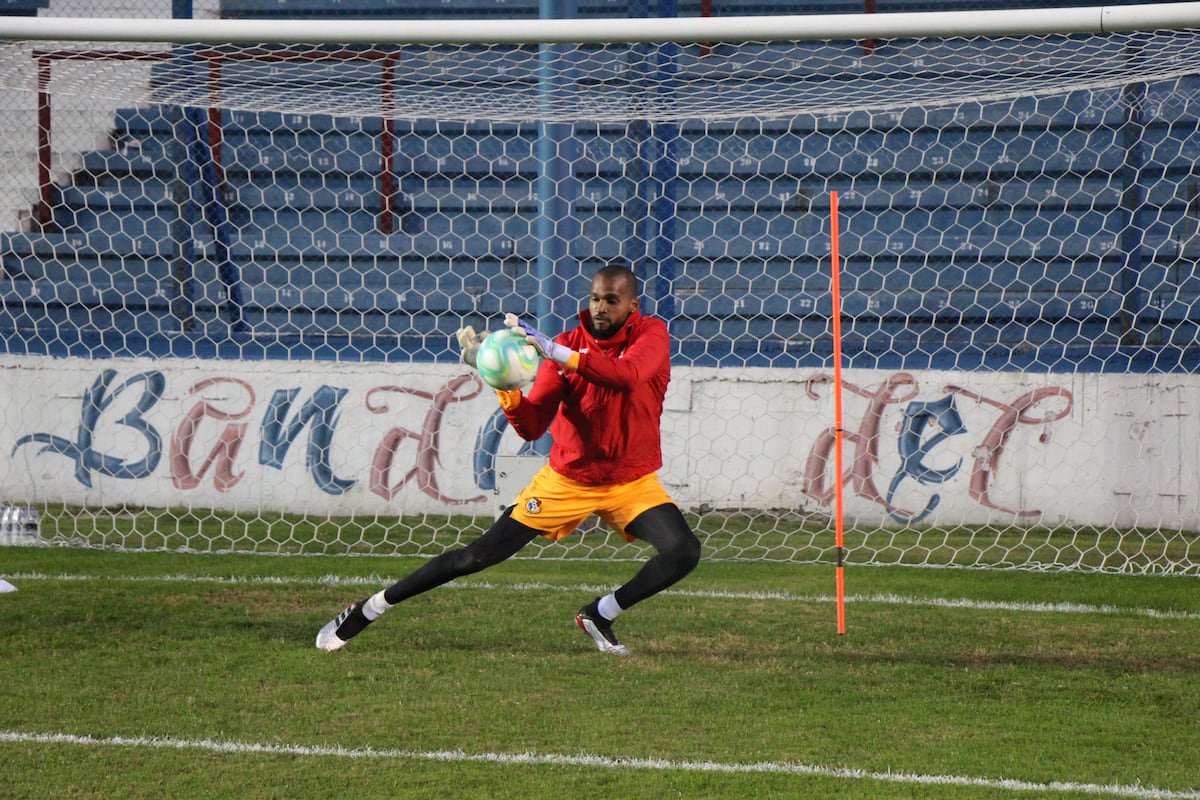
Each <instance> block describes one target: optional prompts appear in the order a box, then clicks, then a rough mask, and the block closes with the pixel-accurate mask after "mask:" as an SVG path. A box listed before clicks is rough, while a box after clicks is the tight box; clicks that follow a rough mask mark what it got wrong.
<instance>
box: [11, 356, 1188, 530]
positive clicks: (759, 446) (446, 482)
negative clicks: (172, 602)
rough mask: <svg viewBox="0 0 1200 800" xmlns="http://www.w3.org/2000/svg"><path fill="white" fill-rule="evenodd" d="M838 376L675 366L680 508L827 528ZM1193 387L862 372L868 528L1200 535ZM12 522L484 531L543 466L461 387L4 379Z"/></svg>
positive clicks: (126, 371) (346, 374) (319, 377)
mask: <svg viewBox="0 0 1200 800" xmlns="http://www.w3.org/2000/svg"><path fill="white" fill-rule="evenodd" d="M833 380H834V379H833V376H832V374H831V373H830V372H829V371H827V370H819V369H818V370H809V369H792V370H768V369H735V370H730V369H721V370H716V369H700V368H683V367H677V368H675V370H674V375H673V379H672V383H671V389H670V392H669V394H668V397H667V406H666V413H665V415H664V420H663V449H664V457H665V460H666V464H665V465H664V467H663V469H662V471H661V473H660V474H661V476H662V478H663V481H664V484H665V485H666V486H667V487H668V490H669V491H670V492H671V493H672V495H673V496H674V497H675V498H676V500H677V501H678V502H679V503H680V504H681V505H683V506H685V507H688V508H700V507H709V508H721V509H790V510H801V511H803V510H811V511H819V510H823V509H824V510H827V509H828V508H829V506H830V505H831V504H832V502H833V498H834V493H835V489H836V487H837V485H838V481H839V476H838V475H837V474H836V471H835V466H834V465H835V453H836V447H837V442H838V436H837V431H836V429H835V426H834V414H833V408H834V406H833V400H834V385H833ZM1197 389H1200V380H1198V379H1197V378H1195V377H1193V376H1187V375H1153V376H1146V375H1142V376H1137V375H1099V374H1090V375H1074V376H1072V375H1053V374H1052V375H1032V374H1028V375H1023V374H1014V373H1004V374H1000V373H949V372H935V371H928V372H917V373H909V372H896V371H886V370H878V371H868V370H851V371H847V372H846V373H845V374H844V375H843V379H842V386H841V390H842V391H841V394H842V397H843V428H842V436H841V440H842V442H841V444H842V448H843V459H844V461H843V471H842V475H841V476H840V480H841V485H842V486H843V488H844V490H845V492H844V494H845V500H846V511H847V515H848V517H850V518H851V520H852V521H854V520H858V521H861V522H865V523H866V522H877V523H882V524H913V523H938V524H944V523H948V522H953V523H963V522H967V523H984V522H996V523H1003V524H1010V523H1013V522H1018V523H1022V522H1023V523H1027V524H1111V523H1116V524H1122V525H1147V526H1156V525H1165V526H1170V527H1176V526H1180V527H1186V528H1190V529H1196V528H1200V508H1198V507H1197V503H1198V499H1200V476H1198V468H1197V464H1198V463H1200V459H1198V458H1197V455H1200V454H1198V453H1197V452H1196V450H1197V448H1198V447H1200V444H1197V443H1198V442H1200V429H1198V428H1200V426H1198V425H1197V419H1196V417H1195V414H1194V413H1193V412H1194V408H1193V406H1194V401H1193V399H1192V398H1195V397H1197V396H1200V395H1198V394H1197ZM0 401H2V402H3V403H4V408H5V414H4V415H3V417H2V418H0V482H2V484H3V486H4V487H5V495H6V497H5V500H6V501H10V502H13V501H20V502H30V503H40V502H66V503H86V504H93V505H113V504H136V505H150V506H157V505H161V506H175V507H178V506H195V507H214V508H223V509H231V510H241V511H247V510H258V509H261V510H271V511H284V512H308V513H336V514H352V513H387V514H405V513H458V512H466V513H477V514H491V513H493V509H494V506H495V498H494V496H493V492H492V490H493V488H494V486H495V476H494V474H493V472H492V463H493V460H494V458H495V457H496V455H498V454H501V455H512V454H520V453H525V452H528V451H529V445H528V444H527V443H525V442H522V441H520V440H519V439H518V438H517V437H516V435H515V434H514V433H513V432H512V431H511V430H509V429H508V426H507V424H506V423H505V421H504V418H503V415H502V414H500V413H499V411H498V409H497V407H496V402H495V397H494V394H493V393H492V392H491V390H488V389H486V388H485V387H484V386H483V385H482V384H481V383H480V382H479V380H478V378H477V377H476V376H475V375H474V374H473V373H472V372H471V371H469V370H465V369H464V368H463V367H461V365H439V364H411V365H402V366H397V365H386V366H381V365H361V364H350V365H343V364H330V363H321V362H313V363H310V364H284V363H277V362H245V363H242V362H213V361H199V360H198V361H187V360H175V359H172V360H152V359H145V360H138V359H120V360H109V361H103V360H87V359H52V358H40V357H28V356H26V357H20V358H14V357H0Z"/></svg>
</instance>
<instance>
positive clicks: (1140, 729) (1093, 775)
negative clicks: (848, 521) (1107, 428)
mask: <svg viewBox="0 0 1200 800" xmlns="http://www.w3.org/2000/svg"><path fill="white" fill-rule="evenodd" d="M417 563H419V561H418V560H416V559H413V558H406V557H329V556H307V557H278V556H254V555H241V556H233V555H186V554H171V553H117V552H109V551H101V550H81V549H66V548H0V577H4V578H5V579H7V580H8V581H10V582H11V583H12V584H13V585H15V586H16V587H17V588H18V591H16V592H12V593H6V594H0V631H2V632H3V646H4V655H3V657H2V658H0V765H2V767H0V797H4V798H37V799H38V800H42V799H43V798H120V800H131V799H132V798H152V797H153V798H168V797H169V798H231V797H236V798H334V797H337V798H341V797H346V798H459V797H461V798H476V797H478V798H514V799H515V798H575V799H581V800H587V799H589V798H596V799H597V800H601V799H603V800H616V799H617V798H621V799H624V798H647V800H649V799H651V798H653V800H661V799H662V798H670V797H682V798H766V797H770V798H776V797H778V798H800V797H803V798H918V797H919V798H972V799H974V798H1034V797H1053V798H1069V797H1097V796H1099V797H1107V796H1111V797H1138V798H1200V583H1197V579H1196V578H1194V577H1174V578H1169V577H1133V576H1118V575H1095V574H1093V575H1082V574H1062V573H1054V574H1034V573H1022V572H1012V571H988V572H984V571H971V570H961V569H920V568H881V567H875V568H871V567H857V568H856V567H851V568H848V569H847V571H846V585H847V594H848V600H849V602H848V603H847V620H848V632H847V634H846V635H845V636H838V635H837V633H836V627H835V605H834V603H833V601H832V598H831V594H832V592H833V586H834V581H833V570H832V568H831V567H814V566H788V565H783V564H762V563H760V564H752V563H738V562H705V563H702V564H701V566H700V567H699V568H698V569H697V571H696V572H695V573H694V574H693V575H692V576H690V577H689V578H688V579H687V580H686V581H685V582H683V583H681V584H680V585H678V586H677V587H675V589H674V590H672V591H671V592H668V593H666V594H663V595H661V596H659V597H656V598H653V599H652V600H650V601H648V602H647V603H645V604H643V605H641V606H639V607H637V608H636V609H634V610H632V611H630V612H629V613H628V614H626V615H625V616H623V617H622V618H621V620H620V621H619V622H618V627H617V630H618V632H619V633H620V634H621V637H622V641H624V642H625V643H626V644H628V645H629V646H630V648H631V649H632V650H633V651H634V653H633V655H632V656H631V657H629V658H627V659H621V658H617V657H613V656H606V655H603V654H601V653H599V652H597V651H596V650H595V649H594V647H593V645H592V643H591V641H590V640H589V639H587V638H585V637H584V636H583V635H582V634H581V633H580V632H579V631H578V630H577V629H576V628H575V627H574V624H573V621H572V616H573V614H574V612H575V610H576V609H577V608H578V607H579V606H580V605H581V604H582V603H583V602H585V601H587V600H589V599H590V598H591V597H592V596H593V595H594V594H596V593H597V592H599V591H600V590H602V589H607V588H610V587H612V586H614V585H616V584H619V583H620V582H621V581H623V580H624V579H625V577H626V576H627V575H629V574H631V573H632V571H633V570H634V569H635V568H636V564H634V563H632V562H629V561H608V560H599V559H598V560H568V561H549V560H533V559H529V560H521V559H518V560H513V561H510V562H507V563H505V564H502V565H500V566H498V567H496V568H494V569H492V570H489V571H487V572H484V573H480V574H479V575H476V576H473V577H472V578H470V579H464V580H463V581H460V582H458V583H456V584H453V585H451V586H447V587H444V588H442V589H440V590H438V591H435V592H432V593H430V594H427V595H424V596H422V597H419V598H416V599H414V600H413V601H411V602H409V603H407V604H405V605H403V606H401V607H399V608H397V609H395V610H393V611H392V612H390V613H389V614H388V615H387V616H386V617H385V618H384V619H383V620H382V621H381V622H380V623H378V624H377V625H374V626H372V627H371V628H369V629H368V630H367V631H365V632H364V633H363V634H362V635H361V636H360V637H358V638H357V639H355V640H354V641H353V642H352V643H351V644H350V645H349V646H347V647H346V648H345V649H343V650H342V651H339V652H337V653H322V652H318V651H317V650H316V649H315V648H314V647H313V638H314V636H315V634H316V631H317V629H318V628H319V627H320V626H321V625H322V624H324V623H325V622H326V621H327V620H328V619H329V618H331V617H332V616H333V615H334V614H336V613H337V612H338V611H339V610H340V608H341V607H342V605H343V604H344V603H346V602H347V601H349V600H352V599H356V598H358V597H361V596H365V595H366V594H367V593H369V592H370V591H373V590H374V588H375V587H377V586H382V585H385V584H386V583H388V582H390V581H391V580H393V579H395V578H397V577H399V576H400V575H402V574H403V573H405V572H407V571H408V570H409V569H411V568H412V567H413V566H414V565H415V564H417Z"/></svg>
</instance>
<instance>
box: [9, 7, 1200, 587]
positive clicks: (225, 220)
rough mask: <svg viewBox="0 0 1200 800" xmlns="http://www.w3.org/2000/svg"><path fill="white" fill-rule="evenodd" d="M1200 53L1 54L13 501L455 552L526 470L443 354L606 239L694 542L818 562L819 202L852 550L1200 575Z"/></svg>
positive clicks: (858, 558)
mask: <svg viewBox="0 0 1200 800" xmlns="http://www.w3.org/2000/svg"><path fill="white" fill-rule="evenodd" d="M1198 47H1200V34H1198V33H1197V31H1195V30H1164V31H1153V32H1139V33H1129V34H1123V33H1122V34H1105V35H1092V34H1088V35H1073V36H1067V35H1048V36H1005V37H998V38H987V37H961V38H950V39H935V38H930V39H906V40H884V39H880V40H875V41H872V42H870V43H864V42H863V41H861V40H856V41H842V42H834V41H823V42H786V43H753V42H751V43H746V42H742V43H727V42H710V43H694V44H680V45H673V44H657V45H655V44H610V45H584V46H579V47H575V46H569V45H542V46H538V45H527V46H514V45H504V46H481V45H472V46H465V45H464V46H403V47H400V46H397V47H388V48H382V47H369V46H352V47H351V46H339V45H331V44H326V45H315V46H305V45H300V44H296V45H253V46H233V45H222V46H215V45H211V44H192V45H186V46H184V45H179V46H173V47H168V46H154V45H138V44H133V43H128V44H124V45H119V46H117V45H114V44H113V43H80V42H75V43H65V42H32V43H31V42H24V43H17V42H9V43H6V44H4V45H3V46H0V87H3V89H2V90H0V91H3V95H2V96H3V98H4V102H5V103H6V105H7V106H8V113H9V117H10V119H11V120H14V122H13V125H14V128H13V134H12V136H11V138H12V140H13V141H14V142H20V141H23V142H26V143H27V144H24V145H21V144H10V145H9V146H10V147H11V148H12V152H13V158H12V159H10V164H11V166H10V167H9V168H7V169H6V171H5V174H4V177H3V180H4V181H5V184H6V185H5V186H3V187H0V188H2V190H3V195H4V197H6V198H9V205H10V206H11V207H12V208H14V209H20V211H21V213H19V214H14V215H13V218H12V219H11V220H9V221H8V224H7V225H5V226H4V227H5V228H6V229H7V230H8V232H7V233H3V234H0V251H2V255H3V260H4V261H3V263H4V274H3V279H2V281H0V284H2V288H3V298H2V299H3V309H2V310H0V332H2V333H3V336H4V342H5V349H6V354H5V355H3V356H0V359H2V362H0V363H3V365H4V366H5V367H6V369H5V370H3V371H2V372H3V374H2V375H0V386H2V387H3V396H4V398H5V402H6V409H7V410H6V414H5V416H4V419H3V421H2V422H0V453H6V454H9V455H8V457H7V460H0V462H2V463H0V475H3V484H4V485H5V486H6V487H8V491H9V493H10V497H9V498H8V499H10V500H11V501H13V502H20V503H21V504H23V505H26V504H28V505H35V506H37V507H38V508H39V509H41V510H42V512H43V520H44V522H43V525H44V531H43V535H44V536H47V537H48V538H52V539H55V540H57V541H63V542H76V543H89V544H102V545H109V546H123V547H133V548H159V547H168V548H188V549H196V550H226V549H239V550H257V551H264V550H265V551H270V552H375V553H379V552H382V553H392V552H420V553H433V552H440V551H441V550H444V549H445V548H447V547H451V546H454V545H456V544H458V543H460V542H462V541H463V540H464V539H465V538H469V537H471V536H474V535H475V534H477V533H478V532H479V531H480V530H481V529H482V528H483V527H485V526H486V525H487V524H488V523H489V522H490V519H491V515H492V514H494V513H495V510H496V509H497V508H498V507H499V505H501V504H502V503H503V502H505V501H506V500H508V499H509V498H510V496H511V495H510V494H509V493H510V492H512V491H515V489H517V488H520V485H519V484H520V478H521V477H522V476H523V475H525V474H526V473H527V470H528V469H529V465H530V464H531V463H534V464H536V463H540V462H539V460H538V457H537V453H538V452H539V450H538V448H533V447H530V446H528V445H525V444H523V443H520V442H518V441H516V440H515V438H514V437H513V435H512V434H511V433H509V432H506V431H505V429H504V426H503V424H501V423H500V421H499V417H498V416H497V414H496V411H495V405H494V402H493V401H492V399H491V397H490V396H489V395H488V394H487V393H485V392H483V391H482V386H481V384H479V382H478V380H477V379H476V377H475V376H474V375H472V374H471V373H470V372H469V371H466V370H465V368H464V367H462V366H461V365H460V364H458V363H457V349H456V348H455V347H454V346H453V332H454V331H455V330H456V329H457V328H458V327H460V326H461V325H466V324H471V325H474V326H476V327H477V328H495V327H497V326H498V325H499V319H500V317H501V315H502V314H503V312H506V311H514V312H517V313H524V314H531V315H536V316H537V317H538V318H539V319H540V320H541V324H542V325H543V326H544V327H550V328H552V327H553V326H555V325H558V326H562V325H564V324H565V321H566V320H568V319H569V318H570V316H571V315H572V314H573V313H574V311H575V310H577V309H578V308H579V302H580V300H581V299H582V298H583V296H584V292H585V291H586V287H587V278H588V276H590V274H591V273H592V271H594V269H595V268H596V267H598V266H600V265H602V264H604V263H606V262H608V261H610V260H621V261H624V262H626V263H630V264H633V265H635V267H636V268H637V270H638V272H639V274H640V275H642V276H643V278H644V280H645V286H644V289H645V301H646V304H645V308H646V310H648V311H650V312H652V313H656V314H658V315H660V316H662V317H664V318H665V319H667V320H668V321H669V322H670V325H671V331H672V334H673V336H674V338H675V340H676V350H675V353H674V356H673V364H674V366H675V376H674V379H673V382H672V389H671V394H670V396H669V397H668V409H667V414H666V418H665V421H664V449H665V451H666V459H667V464H666V465H665V466H664V470H663V478H664V481H665V483H666V484H667V486H668V488H669V490H670V491H671V493H672V495H673V496H674V497H675V498H676V499H677V500H678V501H679V503H680V505H681V506H683V507H684V508H685V509H686V510H687V512H688V513H689V515H690V517H691V518H692V520H693V521H694V523H695V524H696V527H697V529H698V531H699V532H700V533H701V535H702V537H703V540H704V543H705V547H706V556H708V557H710V558H755V559H759V558H761V559H773V560H791V561H815V560H821V559H829V558H830V555H831V552H832V546H833V541H832V539H833V537H832V530H831V523H830V511H831V503H832V497H833V491H834V487H835V486H836V485H837V482H838V476H836V475H834V474H833V466H832V465H833V457H832V449H831V448H832V446H833V429H832V425H833V412H832V393H831V391H830V387H831V381H832V375H831V373H830V364H831V361H830V358H831V353H832V342H831V340H830V324H829V323H830V319H829V315H830V310H831V299H830V295H829V287H830V268H831V265H830V262H829V252H830V238H829V230H830V226H829V207H830V194H831V192H837V193H838V197H839V199H840V207H841V214H842V216H841V229H842V237H841V240H840V244H841V252H842V254H843V256H844V261H843V263H842V264H841V269H842V286H843V291H844V297H843V314H844V319H843V333H844V340H843V342H842V346H843V348H844V352H845V364H846V367H847V370H846V372H845V375H844V385H843V388H844V389H845V390H846V391H845V394H846V401H845V402H846V405H845V414H846V420H847V423H846V457H847V471H846V474H845V475H844V476H843V477H842V480H843V482H844V485H845V487H846V493H847V515H848V521H849V523H850V529H849V531H848V533H847V547H848V561H849V562H850V563H916V564H955V565H961V566H1004V567H1012V566H1017V567H1023V568H1038V569H1100V570H1112V571H1155V572H1176V573H1188V574H1195V573H1197V572H1200V544H1198V543H1197V531H1200V504H1198V500H1197V498H1200V470H1198V468H1197V466H1196V464H1197V459H1196V458H1195V453H1194V452H1193V451H1194V449H1195V448H1194V445H1191V444H1189V443H1191V442H1195V441H1200V430H1197V427H1198V425H1197V422H1198V421H1197V419H1196V414H1195V409H1194V403H1193V402H1192V398H1194V397H1195V396H1196V389H1197V388H1198V383H1197V380H1198V379H1197V374H1196V373H1197V370H1198V368H1200V359H1198V358H1197V356H1198V355H1200V351H1198V350H1197V348H1196V344H1195V343H1196V338H1197V333H1198V332H1200V331H1198V324H1200V311H1198V310H1197V290H1198V289H1200V284H1197V282H1196V278H1195V276H1194V271H1195V263H1196V259H1197V257H1198V256H1200V238H1198V236H1197V221H1198V217H1200V200H1198V198H1200V169H1198V168H1197V167H1196V164H1197V163H1198V162H1200V135H1198V132H1197V125H1198V120H1200V75H1197V72H1200V66H1198V65H1200V53H1197V52H1196V50H1197V48H1198ZM80 108H86V109H88V111H87V113H86V115H85V114H83V113H82V112H81V111H80V110H79V109H80ZM96 109H104V110H103V112H102V117H103V119H102V122H101V123H99V127H97V123H96V121H95V120H96V117H97V114H98V112H97V111H96ZM81 139H82V140H84V142H85V143H82V144H81V143H80V140H81ZM89 139H90V141H87V140H89ZM514 484H515V485H514ZM614 553H616V554H630V555H632V554H633V551H632V550H629V549H628V547H627V546H626V545H624V544H623V543H621V542H620V541H618V540H617V539H616V537H604V536H603V535H601V532H600V531H598V530H597V529H596V528H595V526H589V528H588V530H587V532H586V533H585V535H584V536H582V537H574V538H572V539H570V540H567V544H565V545H563V544H559V545H553V546H551V545H546V546H545V547H544V548H543V549H542V554H543V555H546V556H554V555H569V556H575V555H589V554H606V555H611V554H614Z"/></svg>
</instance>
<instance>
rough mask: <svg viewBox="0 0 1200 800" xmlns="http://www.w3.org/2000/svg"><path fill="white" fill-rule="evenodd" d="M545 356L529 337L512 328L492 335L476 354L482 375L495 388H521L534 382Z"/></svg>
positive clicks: (476, 361) (476, 363) (477, 365)
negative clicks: (542, 356) (539, 365)
mask: <svg viewBox="0 0 1200 800" xmlns="http://www.w3.org/2000/svg"><path fill="white" fill-rule="evenodd" d="M540 361H541V359H540V358H539V357H538V354H537V351H536V350H534V349H533V345H531V344H529V343H528V342H526V341H525V336H524V335H523V334H520V333H516V332H514V331H513V329H512V328H505V329H503V330H499V331H495V332H494V333H490V334H488V335H487V336H486V337H485V338H484V340H483V344H481V345H480V346H479V352H477V353H476V354H475V368H476V369H477V370H479V377H481V378H483V382H484V383H486V384H487V385H488V386H491V387H492V388H493V389H500V390H501V391H507V390H509V389H521V388H523V387H525V386H528V385H529V384H530V383H532V382H533V378H534V376H535V375H537V370H538V363H539V362H540Z"/></svg>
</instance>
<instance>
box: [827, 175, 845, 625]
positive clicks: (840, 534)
mask: <svg viewBox="0 0 1200 800" xmlns="http://www.w3.org/2000/svg"><path fill="white" fill-rule="evenodd" d="M829 242H830V244H829V253H830V261H831V262H832V271H831V277H830V289H829V291H830V294H832V295H833V311H832V314H831V316H832V318H833V436H834V457H833V463H834V474H835V476H836V477H835V479H834V484H833V485H834V490H833V495H834V500H833V527H834V542H835V544H836V545H837V570H836V575H837V632H838V635H839V636H841V635H843V634H845V632H846V575H845V568H844V564H843V556H844V555H845V541H844V535H845V525H844V522H843V513H842V512H843V500H844V481H843V480H842V475H844V474H845V473H844V471H843V469H842V434H843V430H842V281H841V274H840V273H841V266H840V263H841V257H840V254H839V252H838V195H837V192H830V193H829Z"/></svg>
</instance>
